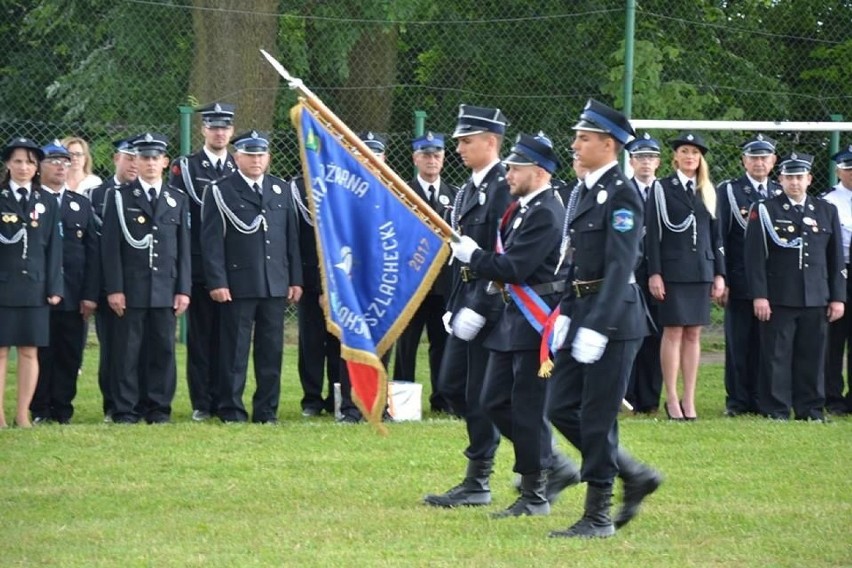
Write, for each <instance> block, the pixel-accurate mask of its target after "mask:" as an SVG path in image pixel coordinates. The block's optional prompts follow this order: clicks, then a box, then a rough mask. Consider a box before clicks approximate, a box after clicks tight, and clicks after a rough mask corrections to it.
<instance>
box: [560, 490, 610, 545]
mask: <svg viewBox="0 0 852 568" xmlns="http://www.w3.org/2000/svg"><path fill="white" fill-rule="evenodd" d="M611 506H612V485H608V486H606V487H600V486H595V485H589V486H588V487H587V488H586V506H585V510H584V512H583V517H582V518H581V519H580V520H579V521H577V522H576V523H574V524H573V525H571V526H570V527H569V528H567V529H566V530H564V531H553V532H551V533H550V537H551V538H561V537H567V538H608V537H611V536H612V535H614V534H615V525H613V524H612V519H611V518H610V516H609V508H610V507H611Z"/></svg>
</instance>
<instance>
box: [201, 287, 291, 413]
mask: <svg viewBox="0 0 852 568" xmlns="http://www.w3.org/2000/svg"><path fill="white" fill-rule="evenodd" d="M286 308H287V299H286V298H284V297H279V298H234V299H233V300H232V301H230V302H226V303H224V304H222V310H221V313H220V315H221V320H220V353H221V359H220V361H219V365H220V381H221V382H220V384H219V385H220V386H219V408H218V410H217V414H218V416H219V418H221V419H222V420H224V421H229V422H235V421H238V422H245V421H246V420H247V419H248V413H247V412H246V408H245V405H243V391H244V390H245V388H246V373H247V371H248V358H249V349H250V347H251V345H252V343H254V376H255V380H256V382H257V389H256V390H255V392H254V396H253V397H252V421H254V422H264V421H267V420H273V419H275V418H276V417H277V414H278V402H279V399H280V398H281V358H282V356H283V354H284V312H285V310H286ZM252 327H253V328H254V341H253V342H252Z"/></svg>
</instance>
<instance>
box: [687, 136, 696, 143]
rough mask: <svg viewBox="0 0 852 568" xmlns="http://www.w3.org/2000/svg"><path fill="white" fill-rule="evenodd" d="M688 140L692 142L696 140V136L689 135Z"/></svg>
mask: <svg viewBox="0 0 852 568" xmlns="http://www.w3.org/2000/svg"><path fill="white" fill-rule="evenodd" d="M686 139H687V140H689V141H690V142H691V141H693V140H695V136H693V135H692V134H687V135H686Z"/></svg>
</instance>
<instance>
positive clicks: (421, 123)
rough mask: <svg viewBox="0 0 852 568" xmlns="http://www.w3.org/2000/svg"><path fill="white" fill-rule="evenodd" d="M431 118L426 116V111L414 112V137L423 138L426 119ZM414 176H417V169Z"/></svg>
mask: <svg viewBox="0 0 852 568" xmlns="http://www.w3.org/2000/svg"><path fill="white" fill-rule="evenodd" d="M427 116H429V115H428V114H426V111H425V110H415V111H414V137H415V138H417V137H418V136H423V133H424V132H426V117H427ZM413 170H414V175H415V176H416V175H417V168H413Z"/></svg>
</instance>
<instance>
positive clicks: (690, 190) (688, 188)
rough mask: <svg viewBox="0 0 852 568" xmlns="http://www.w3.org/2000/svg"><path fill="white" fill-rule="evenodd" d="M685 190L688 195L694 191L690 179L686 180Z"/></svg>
mask: <svg viewBox="0 0 852 568" xmlns="http://www.w3.org/2000/svg"><path fill="white" fill-rule="evenodd" d="M686 191H687V192H688V193H689V194H690V195H692V194H693V193H695V186H693V185H692V180H689V181H688V182H686Z"/></svg>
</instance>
